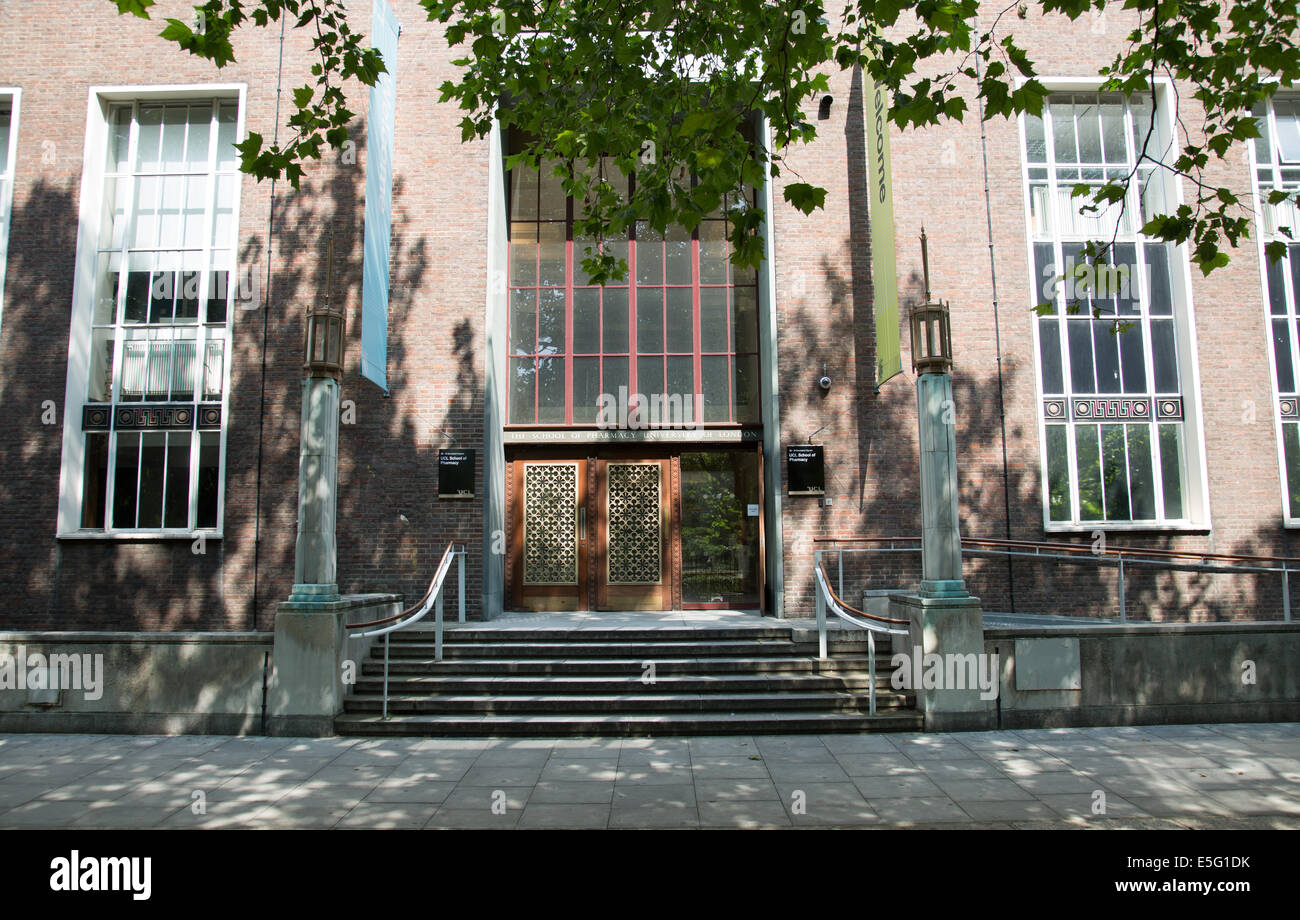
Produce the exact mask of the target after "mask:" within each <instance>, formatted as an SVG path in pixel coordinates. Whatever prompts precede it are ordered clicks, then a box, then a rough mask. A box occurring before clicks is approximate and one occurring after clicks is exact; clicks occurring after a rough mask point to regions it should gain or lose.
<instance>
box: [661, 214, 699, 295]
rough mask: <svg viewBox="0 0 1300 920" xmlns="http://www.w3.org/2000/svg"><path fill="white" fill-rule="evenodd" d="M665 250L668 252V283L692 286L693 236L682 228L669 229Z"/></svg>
mask: <svg viewBox="0 0 1300 920" xmlns="http://www.w3.org/2000/svg"><path fill="white" fill-rule="evenodd" d="M666 240H667V242H666V243H665V244H664V248H665V250H666V252H667V273H668V276H667V283H668V284H690V283H691V281H692V277H691V235H690V234H689V233H687V232H686V231H685V230H683V229H682V228H681V227H669V228H668V234H667V236H666Z"/></svg>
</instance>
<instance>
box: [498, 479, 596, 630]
mask: <svg viewBox="0 0 1300 920" xmlns="http://www.w3.org/2000/svg"><path fill="white" fill-rule="evenodd" d="M510 465H511V471H510V484H511V488H510V490H509V496H508V503H509V505H510V527H511V534H510V543H509V557H508V559H507V570H508V572H509V575H510V584H511V588H512V590H511V594H512V595H513V597H512V604H513V605H514V606H517V607H518V608H520V609H523V610H583V609H586V608H587V607H588V606H589V600H588V588H587V585H588V573H587V570H588V567H589V566H588V557H587V520H588V508H587V504H588V492H589V490H588V487H587V475H588V467H587V462H586V461H585V460H571V461H541V460H537V461H534V460H516V461H513V462H512V463H511V464H510Z"/></svg>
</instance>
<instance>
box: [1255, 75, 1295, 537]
mask: <svg viewBox="0 0 1300 920" xmlns="http://www.w3.org/2000/svg"><path fill="white" fill-rule="evenodd" d="M1255 115H1256V118H1257V119H1258V125H1259V135H1260V136H1259V137H1258V138H1256V139H1255V142H1254V151H1255V197H1256V201H1257V202H1258V205H1259V210H1260V218H1261V220H1260V233H1259V238H1260V246H1261V253H1262V252H1263V250H1262V247H1263V246H1265V245H1267V244H1268V243H1271V242H1274V241H1278V242H1281V243H1283V244H1284V245H1285V247H1286V250H1285V252H1284V254H1283V255H1282V257H1281V258H1280V259H1276V260H1271V259H1269V258H1268V257H1267V255H1264V257H1263V265H1264V294H1265V297H1264V300H1265V304H1266V310H1267V311H1268V317H1267V322H1268V331H1269V336H1270V338H1271V339H1272V342H1273V388H1274V389H1273V394H1274V402H1275V403H1276V405H1275V410H1276V411H1275V413H1274V418H1275V419H1276V420H1277V426H1278V435H1279V438H1280V441H1281V451H1280V453H1281V458H1280V460H1281V468H1282V484H1283V495H1282V510H1283V514H1284V516H1285V519H1286V522H1287V523H1288V524H1300V352H1298V351H1297V349H1298V348H1300V341H1298V340H1300V334H1298V332H1297V324H1298V323H1300V243H1295V242H1292V240H1293V239H1298V238H1300V209H1297V208H1296V206H1295V204H1294V203H1292V202H1283V203H1281V204H1277V205H1271V204H1269V203H1268V196H1269V193H1270V192H1273V191H1285V192H1288V193H1291V194H1294V193H1295V192H1297V191H1300V97H1294V96H1286V97H1279V98H1275V99H1273V100H1270V101H1269V102H1268V103H1267V104H1266V105H1264V106H1261V107H1260V108H1258V109H1256V110H1255Z"/></svg>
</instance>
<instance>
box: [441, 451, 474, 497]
mask: <svg viewBox="0 0 1300 920" xmlns="http://www.w3.org/2000/svg"><path fill="white" fill-rule="evenodd" d="M473 497H474V451H472V450H440V451H438V498H440V499H454V498H473Z"/></svg>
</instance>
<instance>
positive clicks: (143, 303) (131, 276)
mask: <svg viewBox="0 0 1300 920" xmlns="http://www.w3.org/2000/svg"><path fill="white" fill-rule="evenodd" d="M144 258H147V257H143V256H140V255H138V254H136V253H132V254H131V261H132V263H133V264H132V266H131V267H132V269H135V268H136V265H135V264H134V263H136V262H138V261H141V260H142V259H144ZM150 274H151V273H150V272H148V271H135V270H133V271H131V272H128V273H127V276H126V305H125V307H124V309H123V322H127V323H143V322H144V321H145V319H147V318H148V315H149V278H150Z"/></svg>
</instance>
